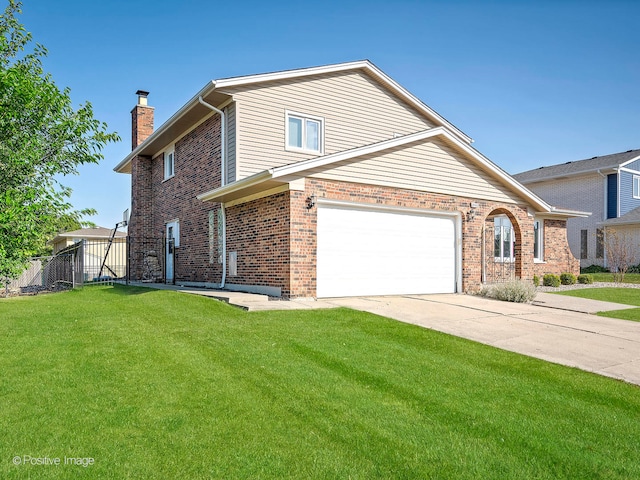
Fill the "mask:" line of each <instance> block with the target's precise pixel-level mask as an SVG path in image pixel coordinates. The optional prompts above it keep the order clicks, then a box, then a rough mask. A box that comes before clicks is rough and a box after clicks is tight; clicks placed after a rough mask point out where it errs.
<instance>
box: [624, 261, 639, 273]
mask: <svg viewBox="0 0 640 480" xmlns="http://www.w3.org/2000/svg"><path fill="white" fill-rule="evenodd" d="M627 273H640V263H639V264H638V265H632V266H630V267H629V268H628V269H627Z"/></svg>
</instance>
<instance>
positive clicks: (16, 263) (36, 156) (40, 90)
mask: <svg viewBox="0 0 640 480" xmlns="http://www.w3.org/2000/svg"><path fill="white" fill-rule="evenodd" d="M20 13H22V10H21V3H20V2H17V1H16V0H9V3H8V6H7V7H6V9H5V11H4V14H3V15H1V16H0V279H2V278H11V277H15V276H17V275H18V274H20V272H21V271H22V269H23V268H24V265H25V263H26V261H27V259H28V258H29V257H30V256H31V255H33V254H35V253H37V252H38V251H40V250H42V248H43V246H44V244H45V242H46V241H47V239H49V238H50V237H51V235H53V234H55V233H57V230H58V228H59V224H60V219H64V218H67V219H68V218H73V219H75V220H77V221H80V220H81V218H82V216H83V215H84V214H86V213H90V211H89V210H81V211H74V210H73V209H72V206H71V204H70V203H69V201H68V200H69V196H70V194H71V190H70V189H69V188H67V187H65V186H63V185H61V184H60V183H59V181H58V180H57V178H60V176H64V175H68V174H77V173H78V170H77V168H78V166H79V165H81V164H86V163H98V162H99V161H100V160H101V159H102V158H103V156H102V154H101V153H100V152H101V151H102V149H103V148H104V146H105V145H106V144H107V143H108V142H112V141H118V140H119V137H118V135H117V134H116V133H110V132H108V131H107V125H106V124H105V123H103V122H100V121H98V120H96V119H95V118H94V116H93V110H92V107H91V104H90V103H88V102H87V103H84V104H82V105H80V106H79V107H78V108H77V109H74V107H73V105H72V102H71V97H70V91H69V89H68V88H65V89H63V90H61V89H59V88H58V87H57V86H56V84H55V83H54V81H53V79H52V78H51V75H50V74H48V73H46V72H45V71H44V70H43V66H42V59H43V58H44V57H45V56H46V54H47V50H46V49H45V48H44V47H43V46H42V45H39V44H35V45H33V47H31V38H32V37H31V34H30V33H29V32H27V31H26V30H25V28H24V27H23V26H22V25H21V24H20V23H19V22H18V20H17V18H16V16H17V15H18V14H20ZM28 47H31V48H28Z"/></svg>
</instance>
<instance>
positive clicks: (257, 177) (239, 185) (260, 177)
mask: <svg viewBox="0 0 640 480" xmlns="http://www.w3.org/2000/svg"><path fill="white" fill-rule="evenodd" d="M272 178H273V170H263V171H262V172H258V173H256V174H254V175H251V176H250V177H246V178H243V179H242V180H238V181H237V182H232V183H228V184H226V185H225V186H223V187H219V188H214V189H213V190H209V191H208V192H205V193H201V194H200V195H197V196H196V198H197V199H198V200H201V201H203V202H205V201H207V200H210V199H212V198H214V197H218V196H220V195H226V194H229V193H233V192H235V191H236V190H240V189H243V188H247V187H251V186H253V185H258V184H260V183H262V182H265V181H267V180H271V179H272Z"/></svg>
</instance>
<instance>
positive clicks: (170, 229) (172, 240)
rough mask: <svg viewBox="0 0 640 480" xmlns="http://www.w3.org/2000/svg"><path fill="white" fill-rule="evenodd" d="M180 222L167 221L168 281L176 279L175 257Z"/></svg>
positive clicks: (166, 277) (166, 278)
mask: <svg viewBox="0 0 640 480" xmlns="http://www.w3.org/2000/svg"><path fill="white" fill-rule="evenodd" d="M177 230H178V222H169V223H167V235H166V245H165V249H164V251H165V266H166V270H165V281H166V282H167V283H173V281H174V268H173V267H174V258H175V247H176V246H177V238H178V231H177Z"/></svg>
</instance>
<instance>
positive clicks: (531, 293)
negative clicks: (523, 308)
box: [480, 280, 536, 303]
mask: <svg viewBox="0 0 640 480" xmlns="http://www.w3.org/2000/svg"><path fill="white" fill-rule="evenodd" d="M480 295H482V296H483V297H489V298H495V299H496V300H503V301H505V302H516V303H528V302H530V301H532V300H533V299H534V298H535V296H536V287H535V286H534V285H532V284H531V282H523V281H522V280H511V281H510V282H505V283H498V284H495V285H489V286H484V287H482V290H481V291H480Z"/></svg>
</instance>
